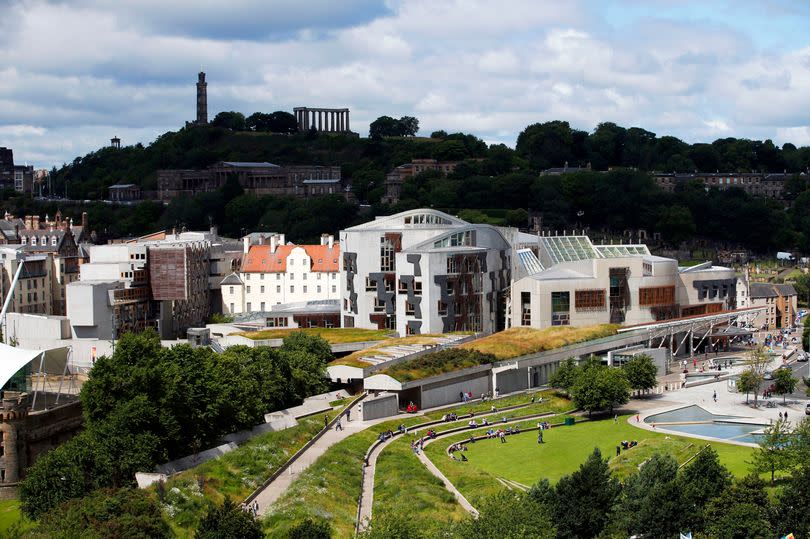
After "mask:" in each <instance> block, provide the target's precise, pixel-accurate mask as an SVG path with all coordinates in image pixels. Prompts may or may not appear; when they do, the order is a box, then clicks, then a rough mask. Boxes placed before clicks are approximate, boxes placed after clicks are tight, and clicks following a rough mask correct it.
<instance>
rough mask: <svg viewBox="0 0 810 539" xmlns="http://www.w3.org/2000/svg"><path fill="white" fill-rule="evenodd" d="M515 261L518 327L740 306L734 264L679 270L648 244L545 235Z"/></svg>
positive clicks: (634, 319)
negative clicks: (613, 243)
mask: <svg viewBox="0 0 810 539" xmlns="http://www.w3.org/2000/svg"><path fill="white" fill-rule="evenodd" d="M516 258H517V261H518V268H517V270H516V274H517V276H518V277H519V278H517V279H516V280H515V282H514V283H513V285H512V296H511V306H510V307H511V309H510V325H511V326H530V327H535V328H545V327H549V326H568V325H571V326H582V325H591V324H603V323H612V324H642V323H647V322H655V321H660V320H668V319H672V318H678V317H685V316H695V315H704V314H712V313H717V312H720V311H726V310H731V309H735V308H736V298H737V290H736V287H737V277H736V275H735V273H734V271H733V270H732V269H730V268H726V267H721V266H713V265H712V263H711V262H705V263H703V264H698V265H696V266H691V267H679V266H678V263H677V261H676V260H673V259H670V258H662V257H659V256H654V255H652V254H650V251H649V250H648V248H647V246H646V245H594V244H592V243H591V241H590V239H589V238H588V237H586V236H541V237H539V238H538V242H537V244H536V245H534V246H527V247H525V248H523V249H519V250H518V251H517V252H516Z"/></svg>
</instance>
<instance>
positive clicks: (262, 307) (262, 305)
mask: <svg viewBox="0 0 810 539" xmlns="http://www.w3.org/2000/svg"><path fill="white" fill-rule="evenodd" d="M260 305H261V310H262V311H264V302H261V303H260Z"/></svg>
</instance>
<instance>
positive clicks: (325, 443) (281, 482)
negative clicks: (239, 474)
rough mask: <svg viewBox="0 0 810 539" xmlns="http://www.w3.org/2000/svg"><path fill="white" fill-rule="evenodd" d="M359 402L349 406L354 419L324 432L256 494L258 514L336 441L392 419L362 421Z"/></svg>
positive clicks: (261, 513)
mask: <svg viewBox="0 0 810 539" xmlns="http://www.w3.org/2000/svg"><path fill="white" fill-rule="evenodd" d="M360 403H362V401H360ZM358 404H359V403H355V404H354V405H352V407H351V408H349V410H350V411H351V416H352V417H353V418H354V419H352V420H351V421H346V418H345V417H343V418H342V419H341V422H340V423H341V426H342V427H343V429H341V430H336V429H335V428H332V429H330V430H329V431H327V432H326V433H324V434H323V435H322V436H321V437H320V438H318V439H317V440H316V441H315V443H313V444H312V445H311V446H310V447H308V448H307V449H306V450H305V451H304V452H303V453H301V455H300V456H299V457H298V458H297V459H295V462H293V463H292V464H291V465H290V467H289V468H288V469H287V470H285V471H284V473H282V474H281V475H279V476H278V477H276V478H275V479H274V480H273V481H271V482H270V483H269V484H268V485H267V486H266V487H264V489H262V490H261V492H259V493H258V494H257V495H256V497H255V498H254V500H255V501H256V502H257V503H258V510H257V514H258V515H260V516H261V515H264V514H265V513H267V511H268V510H269V508H270V507H271V506H272V505H273V504H274V503H275V502H276V501H278V499H279V498H281V496H282V495H283V494H284V493H285V492H286V491H287V489H288V488H289V487H290V485H291V484H292V482H293V481H294V480H295V479H296V478H297V477H298V476H299V475H301V473H302V472H304V471H306V469H307V468H309V467H310V466H311V465H312V463H313V462H315V461H316V460H318V458H319V457H320V456H321V455H323V454H324V453H325V452H326V450H327V449H329V448H330V447H332V446H333V445H335V444H336V443H338V442H341V441H343V440H345V439H346V438H348V437H349V436H351V435H352V434H356V433H358V432H361V431H363V430H366V429H367V428H369V427H371V426H373V425H376V424H377V423H380V422H383V421H387V420H390V419H391V418H381V419H375V420H372V421H361V420H360V419H359V417H360V413H359V412H358V409H357V407H358Z"/></svg>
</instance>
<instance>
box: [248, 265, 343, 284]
mask: <svg viewBox="0 0 810 539" xmlns="http://www.w3.org/2000/svg"><path fill="white" fill-rule="evenodd" d="M335 262H336V263H337V260H335ZM310 273H314V274H315V275H317V277H316V279H317V280H319V281H320V280H321V276H322V275H323V274H324V272H322V271H314V272H310ZM330 274H331V275H332V280H333V281H334V280H335V279H337V273H333V272H330ZM243 275H244V276H245V280H246V281H249V280H250V275H251V274H250V273H244V274H243ZM265 275H270V274H269V273H259V280H260V281H264V276H265ZM282 275H287V276H289V278H290V280H291V281H292V280H294V279H295V274H294V273H286V274H282V273H276V274H275V276H276V281H280V280H281V276H282ZM307 275H308V273H303V274H302V277H301V278H302V279H303V280H305V281H306V280H307Z"/></svg>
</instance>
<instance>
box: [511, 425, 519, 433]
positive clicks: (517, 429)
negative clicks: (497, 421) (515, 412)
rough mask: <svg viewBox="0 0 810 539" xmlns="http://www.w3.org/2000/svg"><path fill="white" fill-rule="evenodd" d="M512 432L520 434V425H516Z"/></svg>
mask: <svg viewBox="0 0 810 539" xmlns="http://www.w3.org/2000/svg"><path fill="white" fill-rule="evenodd" d="M512 434H520V427H518V426H517V425H515V428H513V429H512Z"/></svg>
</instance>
